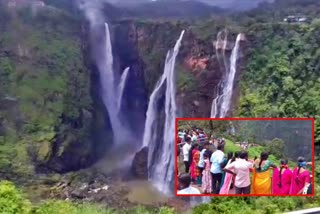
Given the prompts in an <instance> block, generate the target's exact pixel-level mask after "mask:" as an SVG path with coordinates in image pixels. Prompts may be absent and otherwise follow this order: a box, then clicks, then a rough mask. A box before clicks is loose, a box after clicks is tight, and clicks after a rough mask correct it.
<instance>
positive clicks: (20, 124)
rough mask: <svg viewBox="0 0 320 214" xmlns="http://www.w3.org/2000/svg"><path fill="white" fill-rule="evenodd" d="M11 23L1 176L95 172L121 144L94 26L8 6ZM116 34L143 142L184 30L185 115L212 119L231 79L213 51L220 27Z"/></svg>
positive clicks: (1, 48) (181, 82)
mask: <svg viewBox="0 0 320 214" xmlns="http://www.w3.org/2000/svg"><path fill="white" fill-rule="evenodd" d="M1 20H2V21H1V22H0V29H1V31H2V32H3V33H2V34H1V35H0V69H1V75H0V83H1V84H0V85H1V86H0V87H1V90H0V99H1V105H0V151H1V156H0V170H1V174H0V175H2V176H4V175H9V173H12V174H15V175H17V176H18V177H26V175H29V176H32V175H34V171H37V170H38V171H42V172H43V171H48V170H49V171H51V170H53V171H58V172H67V171H70V170H77V169H79V168H82V167H86V166H88V165H90V164H92V163H93V162H94V161H95V160H97V159H98V158H99V157H101V156H102V155H103V153H104V152H105V151H106V150H107V149H108V148H109V147H110V146H109V145H111V144H112V133H111V128H110V124H109V121H108V115H107V111H106V109H105V107H104V105H103V103H102V101H101V96H100V85H99V75H98V72H97V68H96V66H95V65H94V63H93V60H92V58H91V57H90V56H91V50H90V45H89V36H88V30H87V29H86V26H85V24H84V22H82V21H81V20H77V19H75V18H73V17H71V16H69V15H68V14H66V13H64V12H62V11H59V10H56V9H53V8H43V9H42V10H39V11H37V14H36V15H35V16H34V14H32V13H31V11H30V10H28V9H26V8H23V9H21V10H10V11H8V10H5V9H4V8H1ZM110 26H111V32H112V41H113V49H114V57H115V69H117V70H118V71H119V72H122V71H123V70H124V69H125V68H126V67H128V66H129V67H130V72H129V81H128V83H127V86H126V87H127V89H126V90H125V94H124V96H125V97H126V99H125V100H127V101H126V102H125V103H124V104H123V108H125V109H126V110H127V111H128V115H127V116H128V121H129V122H128V123H129V125H130V126H131V127H132V128H133V129H134V130H136V131H135V133H136V134H137V136H136V139H141V138H142V134H143V129H144V121H145V112H146V110H147V105H148V98H149V96H150V94H151V93H152V90H153V89H154V87H155V84H156V82H157V81H158V79H159V77H160V76H161V74H162V73H163V67H164V60H165V56H166V53H167V51H168V50H169V49H170V48H172V47H173V46H174V43H175V42H176V40H177V38H178V36H179V34H180V33H181V31H182V30H183V29H185V30H186V34H185V37H184V39H183V42H182V47H181V50H180V54H179V56H178V62H177V65H176V67H177V70H176V72H177V87H178V89H177V97H178V103H179V106H180V108H179V109H180V112H179V113H180V115H179V116H184V117H209V115H210V109H211V102H212V99H213V98H214V97H215V91H216V89H217V87H218V83H219V82H220V81H221V79H222V77H223V72H224V71H223V70H221V68H220V67H219V63H218V60H217V56H216V51H215V48H214V46H213V42H214V41H215V40H216V35H217V33H218V28H215V30H213V31H212V32H210V34H209V36H204V35H203V34H201V33H199V32H202V30H199V27H198V26H192V25H190V23H184V22H160V21H157V22H153V21H147V22H142V21H138V20H124V21H115V22H113V23H110ZM230 38H231V39H230V41H233V40H234V38H235V35H234V33H233V34H232V36H231V37H230ZM231 43H232V42H231ZM91 48H92V47H91ZM227 55H230V51H228V54H227ZM14 157H18V158H17V159H15V160H14V161H12V162H11V161H9V160H11V159H14ZM21 163H24V164H21ZM21 175H23V176H21Z"/></svg>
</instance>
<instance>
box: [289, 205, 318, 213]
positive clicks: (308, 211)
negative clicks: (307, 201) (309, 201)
mask: <svg viewBox="0 0 320 214" xmlns="http://www.w3.org/2000/svg"><path fill="white" fill-rule="evenodd" d="M319 213H320V207H317V208H311V209H305V210H298V211H293V212H286V213H283V214H319Z"/></svg>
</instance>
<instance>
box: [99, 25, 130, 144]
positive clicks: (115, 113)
mask: <svg viewBox="0 0 320 214" xmlns="http://www.w3.org/2000/svg"><path fill="white" fill-rule="evenodd" d="M104 27H105V46H102V47H103V48H104V49H103V51H102V57H103V58H100V59H97V62H98V63H97V64H98V70H99V74H100V82H101V93H102V100H103V103H104V105H105V107H106V109H107V111H108V115H109V119H110V123H111V127H112V131H113V135H114V142H115V144H121V143H124V142H126V140H128V137H129V136H130V134H129V133H130V132H129V131H128V130H127V129H126V128H125V127H124V126H123V123H122V122H121V119H120V117H119V111H120V109H119V108H120V106H119V102H117V101H118V99H120V100H121V97H120V98H118V99H117V96H119V94H120V93H123V90H124V84H125V82H126V81H125V79H126V76H127V74H128V71H127V72H125V74H124V75H123V79H124V80H123V83H122V84H123V86H121V84H120V86H119V87H116V86H117V85H119V80H117V79H116V73H115V70H114V69H113V54H112V44H111V36H110V30H109V26H108V24H107V23H105V24H104Z"/></svg>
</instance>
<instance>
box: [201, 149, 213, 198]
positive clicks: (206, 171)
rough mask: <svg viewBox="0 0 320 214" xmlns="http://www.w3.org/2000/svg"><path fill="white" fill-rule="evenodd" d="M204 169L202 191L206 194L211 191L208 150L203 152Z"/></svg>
mask: <svg viewBox="0 0 320 214" xmlns="http://www.w3.org/2000/svg"><path fill="white" fill-rule="evenodd" d="M203 157H204V170H203V172H202V191H203V192H204V193H205V194H207V193H211V191H212V187H211V186H212V180H211V179H212V178H211V173H210V168H211V165H210V155H209V152H205V153H204V155H203Z"/></svg>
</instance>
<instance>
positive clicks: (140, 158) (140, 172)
mask: <svg viewBox="0 0 320 214" xmlns="http://www.w3.org/2000/svg"><path fill="white" fill-rule="evenodd" d="M131 172H132V174H133V176H134V177H135V178H138V179H148V147H144V148H142V149H141V150H140V151H139V152H137V153H136V155H135V157H134V159H133V161H132V166H131Z"/></svg>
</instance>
